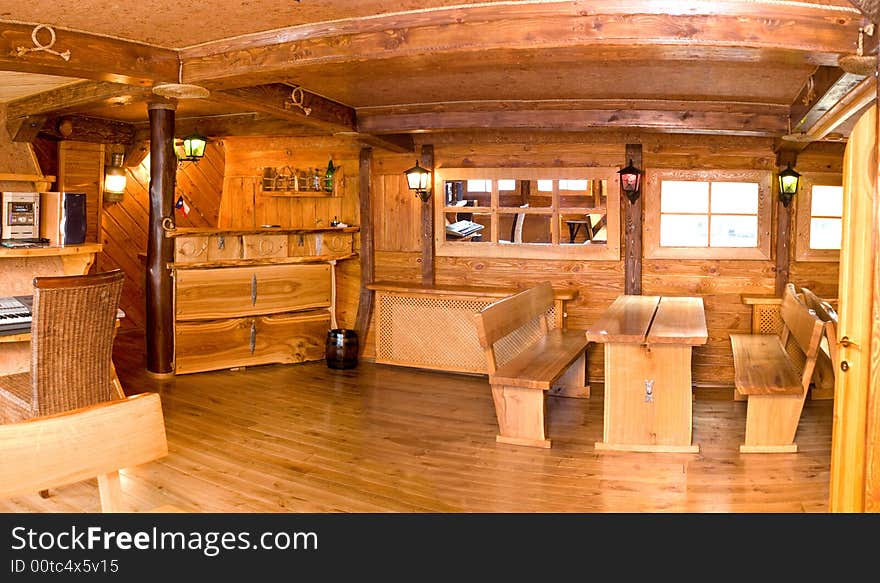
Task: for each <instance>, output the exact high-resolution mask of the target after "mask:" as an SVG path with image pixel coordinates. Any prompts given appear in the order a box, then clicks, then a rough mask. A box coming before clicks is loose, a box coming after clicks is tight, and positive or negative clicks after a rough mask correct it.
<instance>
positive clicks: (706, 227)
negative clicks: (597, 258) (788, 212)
mask: <svg viewBox="0 0 880 583" xmlns="http://www.w3.org/2000/svg"><path fill="white" fill-rule="evenodd" d="M646 178H647V180H646V186H645V189H644V193H643V196H644V197H645V247H646V253H645V255H646V257H648V258H651V259H664V258H667V259H674V258H695V259H704V258H705V259H713V258H714V259H769V258H770V204H769V198H770V178H771V174H770V173H769V172H765V171H731V170H727V171H681V170H657V171H649V172H648V174H647V176H646Z"/></svg>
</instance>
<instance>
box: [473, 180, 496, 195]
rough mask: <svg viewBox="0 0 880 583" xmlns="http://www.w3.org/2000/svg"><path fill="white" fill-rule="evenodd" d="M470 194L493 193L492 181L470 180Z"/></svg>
mask: <svg viewBox="0 0 880 583" xmlns="http://www.w3.org/2000/svg"><path fill="white" fill-rule="evenodd" d="M467 189H468V192H492V181H491V180H468V181H467Z"/></svg>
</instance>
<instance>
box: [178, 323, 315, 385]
mask: <svg viewBox="0 0 880 583" xmlns="http://www.w3.org/2000/svg"><path fill="white" fill-rule="evenodd" d="M329 329H330V311H329V310H310V311H308V312H302V313H294V314H290V313H288V314H276V315H272V316H255V317H250V318H229V319H223V320H206V321H193V322H178V323H177V325H176V331H175V352H176V359H175V360H176V363H175V372H177V373H178V374H186V373H193V372H202V371H208V370H216V369H221V368H230V367H238V366H254V365H259V364H270V363H297V362H306V361H314V360H321V359H322V358H324V342H325V340H326V338H327V331H328V330H329Z"/></svg>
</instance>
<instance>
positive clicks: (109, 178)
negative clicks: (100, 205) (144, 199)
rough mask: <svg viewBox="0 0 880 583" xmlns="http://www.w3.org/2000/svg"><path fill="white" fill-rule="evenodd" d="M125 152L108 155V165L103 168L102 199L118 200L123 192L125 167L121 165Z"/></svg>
mask: <svg viewBox="0 0 880 583" xmlns="http://www.w3.org/2000/svg"><path fill="white" fill-rule="evenodd" d="M124 158H125V154H123V153H118V152H117V153H113V154H111V155H110V165H109V166H107V168H106V169H105V170H104V200H105V201H106V202H119V201H121V200H122V195H123V194H125V168H123V167H122V164H123V160H124Z"/></svg>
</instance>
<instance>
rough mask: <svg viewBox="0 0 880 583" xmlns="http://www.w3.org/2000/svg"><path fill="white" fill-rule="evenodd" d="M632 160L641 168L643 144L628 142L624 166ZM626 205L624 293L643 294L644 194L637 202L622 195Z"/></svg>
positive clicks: (624, 218)
mask: <svg viewBox="0 0 880 583" xmlns="http://www.w3.org/2000/svg"><path fill="white" fill-rule="evenodd" d="M630 161H632V165H633V166H635V167H636V168H638V169H639V170H644V168H643V167H642V145H641V144H627V145H626V159H625V160H624V163H623V164H624V166H626V165H627V164H629V163H630ZM642 179H643V180H642V185H641V187H640V188H641V191H642V192H644V190H645V188H644V176H642ZM620 200H621V204H622V205H623V207H624V209H625V210H624V213H623V225H624V237H623V238H624V249H625V250H626V257H625V260H624V278H625V281H624V293H626V294H632V295H641V293H642V195H639V198H638V199H637V200H636V201H635V202H630V201H629V199H628V198H627V197H625V196H622V197H620Z"/></svg>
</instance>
